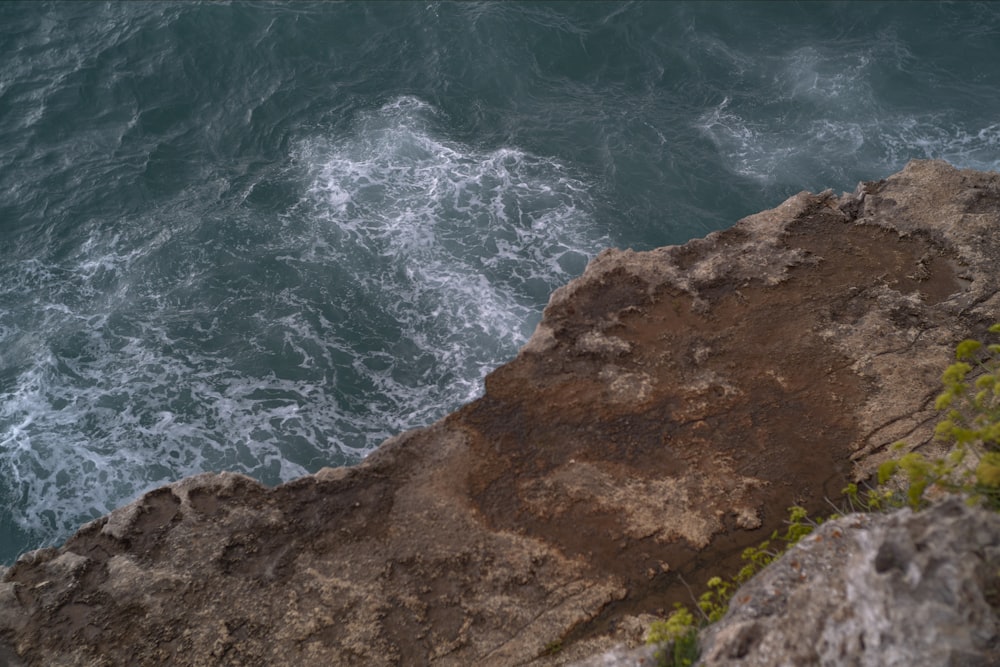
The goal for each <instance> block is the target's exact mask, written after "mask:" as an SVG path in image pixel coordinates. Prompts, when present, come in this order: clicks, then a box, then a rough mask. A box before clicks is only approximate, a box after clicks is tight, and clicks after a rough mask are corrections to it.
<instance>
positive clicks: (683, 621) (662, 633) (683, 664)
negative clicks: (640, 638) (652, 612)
mask: <svg viewBox="0 0 1000 667" xmlns="http://www.w3.org/2000/svg"><path fill="white" fill-rule="evenodd" d="M646 643H648V644H662V645H663V646H664V648H663V649H662V650H661V651H660V652H658V653H657V654H656V659H657V663H658V664H659V665H662V666H663V667H690V666H691V665H693V664H694V661H695V660H697V659H698V625H697V624H696V623H695V622H694V616H693V615H692V614H691V611H690V610H689V609H688V608H687V607H685V606H684V605H682V604H681V603H680V602H678V603H677V604H676V605H674V611H673V612H672V613H671V614H670V616H668V617H667V618H665V619H663V620H661V621H653V623H652V624H651V625H650V626H649V632H648V633H647V635H646Z"/></svg>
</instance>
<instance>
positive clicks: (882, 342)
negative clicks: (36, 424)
mask: <svg viewBox="0 0 1000 667" xmlns="http://www.w3.org/2000/svg"><path fill="white" fill-rule="evenodd" d="M998 266H1000V174H994V173H982V172H974V171H962V170H958V169H955V168H953V167H951V166H949V165H947V164H945V163H943V162H938V161H918V162H912V163H910V164H909V165H907V167H906V168H905V169H904V170H903V171H902V172H900V173H898V174H896V175H894V176H891V177H889V178H888V179H886V180H884V181H879V182H871V183H863V184H861V185H859V187H858V189H857V190H856V191H855V192H854V193H852V194H845V195H843V196H840V197H837V196H835V195H834V194H833V193H832V192H824V193H820V194H810V193H806V192H803V193H800V194H798V195H795V196H794V197H792V198H790V199H788V200H787V201H786V202H784V203H783V204H781V205H780V206H778V207H777V208H775V209H772V210H769V211H764V212H762V213H759V214H756V215H753V216H750V217H748V218H744V219H743V220H741V221H739V222H738V223H737V224H736V225H734V226H733V227H732V228H730V229H727V230H725V231H721V232H716V233H712V234H710V235H709V236H707V237H705V238H703V239H698V240H695V241H691V242H689V243H687V244H685V245H683V246H673V247H667V248H660V249H657V250H653V251H650V252H641V253H639V252H632V251H619V250H607V251H605V252H603V253H601V254H600V255H599V256H598V257H597V258H595V259H594V260H593V261H592V262H591V263H590V265H589V266H588V267H587V270H586V272H585V273H584V275H583V276H581V277H580V278H578V279H577V280H574V281H573V282H571V283H570V284H568V285H566V286H565V287H562V288H560V289H559V290H557V291H556V292H555V293H554V294H553V295H552V298H551V300H550V302H549V304H548V306H547V307H546V309H545V314H544V317H543V319H542V322H541V323H540V324H539V326H538V329H537V330H536V332H535V334H534V335H533V336H532V338H531V340H530V341H529V342H528V344H527V345H525V347H524V348H523V349H522V350H521V352H520V353H519V354H518V356H517V358H515V359H514V360H513V361H511V362H510V363H508V364H506V365H504V366H502V367H501V368H499V369H497V370H496V371H494V372H493V373H492V374H491V375H490V376H489V377H488V378H487V380H486V391H485V394H484V396H483V397H482V398H480V399H479V400H477V401H475V402H473V403H471V404H469V405H467V406H465V407H463V408H461V409H460V410H458V411H456V412H455V413H453V414H451V415H449V416H448V417H446V418H444V419H442V420H441V421H439V422H438V423H436V424H434V425H432V426H430V427H428V428H425V429H419V430H415V431H410V432H408V433H405V434H402V435H400V436H398V437H395V438H392V439H390V440H388V441H387V442H386V443H385V444H383V445H382V446H381V447H380V448H379V449H378V450H377V451H376V452H375V453H374V454H372V455H371V456H370V457H369V458H368V459H367V460H365V461H364V462H363V463H362V464H361V465H358V466H356V467H353V468H338V469H324V470H321V471H320V472H318V473H317V474H315V475H311V476H308V477H304V478H301V479H298V480H295V481H293V482H290V483H288V484H284V485H282V486H279V487H276V488H266V487H264V486H262V485H260V484H258V483H257V482H255V481H253V480H251V479H249V478H247V477H244V476H241V475H237V474H231V473H221V474H203V475H198V476H195V477H192V478H188V479H184V480H181V481H179V482H177V483H175V484H171V485H169V486H165V487H163V488H160V489H157V490H155V491H152V492H150V493H148V494H146V495H145V496H143V497H142V498H140V499H138V500H137V501H135V502H134V503H132V504H130V505H128V506H126V507H123V508H120V509H118V510H115V511H114V512H112V513H111V514H109V515H108V516H106V517H103V518H101V519H98V520H96V521H94V522H92V523H90V524H87V525H86V526H84V527H83V528H81V529H80V531H79V532H78V533H77V534H76V535H74V536H73V537H71V538H70V539H69V540H67V542H66V543H65V544H64V545H63V546H62V547H60V548H58V549H56V548H51V549H42V550H39V551H35V552H32V553H29V554H26V555H24V556H22V557H21V559H19V560H18V562H17V563H16V564H14V565H13V566H12V567H11V568H9V569H8V570H6V571H5V572H2V577H0V663H2V662H3V660H4V659H6V660H7V661H8V662H9V663H10V664H13V665H19V664H24V665H46V666H50V665H159V664H164V665H165V664H170V665H244V666H245V665H276V664H288V665H292V664H297V665H353V664H357V665H391V664H406V665H420V664H435V665H479V664H481V665H522V664H535V663H537V664H562V663H566V662H570V661H572V660H574V659H577V658H580V657H583V656H585V655H587V654H590V653H594V652H596V651H599V650H601V649H602V648H605V647H607V646H609V645H611V644H613V643H615V642H621V641H634V640H637V639H638V638H639V635H640V634H641V631H642V628H643V624H644V622H645V619H646V618H648V614H652V613H657V612H661V613H662V611H663V610H668V609H669V608H670V606H671V604H672V603H673V602H674V601H676V600H688V599H689V593H688V589H687V586H691V587H693V588H696V589H697V588H698V587H699V586H700V584H701V583H702V582H703V581H704V580H705V578H707V576H709V575H711V574H719V573H720V572H724V571H725V570H726V569H727V568H729V569H735V566H736V564H737V563H738V559H739V553H740V552H741V551H742V549H743V548H744V547H746V546H748V545H750V544H755V543H757V542H759V541H761V540H762V539H764V538H765V537H766V536H767V535H769V534H770V532H771V531H772V530H773V529H775V528H776V527H778V526H779V525H780V524H781V521H782V520H783V519H784V517H785V516H786V515H785V508H786V507H788V506H789V505H792V504H800V505H804V506H805V507H807V508H809V509H812V510H818V509H820V508H822V507H824V506H825V498H835V497H837V496H838V495H839V492H840V489H842V488H843V487H844V486H845V485H846V483H847V482H848V481H851V480H858V479H863V478H865V477H867V476H868V475H869V474H871V472H872V471H873V470H874V468H875V467H877V465H878V464H879V463H880V462H881V461H882V460H884V458H885V457H886V456H888V454H889V452H888V447H889V445H891V444H892V443H893V442H895V441H897V440H899V439H900V438H906V439H907V441H908V442H910V443H911V444H912V445H914V446H919V447H931V446H933V445H932V443H931V435H932V429H933V423H934V419H935V417H936V412H935V411H934V409H933V401H934V397H935V395H936V393H937V391H938V388H939V378H940V373H941V371H942V370H943V369H944V368H945V366H946V365H947V364H948V362H949V361H950V359H951V351H952V349H953V348H954V345H955V343H957V342H958V341H959V340H961V339H963V338H967V337H977V336H980V335H981V334H982V333H983V332H984V331H985V329H986V328H987V327H988V326H989V325H990V324H992V323H994V322H996V321H997V320H998V319H1000V271H998V270H997V267H998Z"/></svg>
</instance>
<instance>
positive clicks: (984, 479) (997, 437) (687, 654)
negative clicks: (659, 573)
mask: <svg viewBox="0 0 1000 667" xmlns="http://www.w3.org/2000/svg"><path fill="white" fill-rule="evenodd" d="M989 331H990V333H993V334H1000V324H995V325H993V326H992V327H990V328H989ZM955 359H956V361H955V363H953V364H951V365H950V366H949V367H948V368H947V369H946V370H945V371H944V373H943V374H942V378H941V380H942V384H943V386H944V390H943V391H942V392H941V394H940V395H939V396H938V397H937V400H936V402H935V407H936V408H937V409H938V410H941V411H946V412H945V416H944V417H943V418H942V419H941V421H940V422H939V423H938V425H937V427H936V428H935V435H936V437H937V438H939V439H941V440H943V441H945V442H948V443H950V444H952V445H953V446H952V448H951V449H950V451H949V452H948V453H947V454H946V455H944V456H941V457H938V458H934V459H928V458H927V457H926V456H924V455H923V454H921V453H919V452H909V453H906V454H903V455H902V456H900V457H898V458H895V459H892V460H890V461H887V462H885V463H883V464H882V465H881V466H879V469H878V475H877V485H876V486H875V487H867V488H866V489H864V490H863V491H862V490H860V489H859V488H858V485H857V484H848V485H847V487H846V488H844V489H843V491H842V492H843V495H844V501H843V512H845V513H846V512H883V511H889V510H894V509H899V508H901V507H904V506H910V507H912V508H914V509H919V508H920V507H923V506H924V505H926V503H927V500H926V498H925V493H926V492H927V490H928V489H930V488H937V489H940V490H941V491H945V492H955V493H964V494H966V495H968V496H969V497H970V499H971V500H972V501H974V502H979V501H981V502H983V503H984V504H986V505H987V506H988V507H990V508H992V509H994V510H996V511H1000V345H996V344H991V345H983V343H981V342H979V341H976V340H964V341H962V342H961V343H959V344H958V346H957V347H956V349H955ZM894 447H895V448H896V449H897V451H898V450H900V449H902V448H903V447H905V443H903V442H899V443H896V444H895V445H894ZM897 475H899V476H901V478H902V481H903V489H902V490H900V489H897V488H895V487H893V486H892V485H889V484H888V482H889V481H890V480H892V479H893V478H894V477H896V476H897ZM840 514H841V512H837V513H834V514H832V515H831V516H829V517H826V519H825V520H829V519H834V518H837V517H838V516H840ZM823 521H824V519H812V518H810V517H809V515H808V513H807V511H806V510H805V509H804V508H802V507H798V506H794V507H790V508H788V519H787V520H786V522H785V524H786V528H785V529H784V531H783V532H782V531H777V530H776V531H774V532H773V533H772V534H771V537H770V538H769V539H767V540H765V541H763V542H761V543H760V544H758V545H757V546H755V547H748V548H747V549H745V550H744V551H743V553H742V558H743V561H744V565H743V567H742V568H741V569H740V571H739V572H737V573H736V575H734V576H733V577H732V578H730V579H728V580H724V579H722V578H721V577H712V578H711V579H709V580H708V583H707V587H708V590H706V591H705V592H704V593H702V594H701V596H699V597H698V599H697V600H696V604H695V608H696V609H697V611H698V612H699V615H700V618H699V619H697V621H696V619H695V616H694V614H692V613H691V611H690V610H689V609H688V608H687V607H685V606H684V605H682V604H680V603H678V604H677V605H675V609H674V611H673V612H672V613H671V614H670V616H668V617H667V618H666V619H664V620H660V621H654V622H653V623H652V624H651V626H650V629H649V632H648V634H647V637H646V641H647V643H650V644H663V645H664V647H665V648H664V650H663V651H662V652H661V653H659V654H657V655H658V660H659V664H660V665H662V666H663V667H690V665H693V664H694V661H695V660H697V659H698V655H699V647H698V631H699V630H700V629H701V628H703V627H704V626H706V625H708V624H710V623H714V622H716V621H718V620H719V619H721V618H722V617H723V616H724V615H725V614H726V611H728V609H729V601H730V599H731V598H732V596H733V594H734V593H735V591H736V589H737V588H739V586H740V585H742V584H743V583H745V582H746V581H747V580H749V579H750V578H751V577H753V576H754V575H755V574H757V573H758V572H760V571H761V570H762V569H764V568H765V567H767V566H768V565H769V564H770V563H771V562H773V561H774V560H776V559H777V558H779V557H780V556H781V555H782V554H784V553H785V552H786V551H787V550H788V549H789V548H790V547H792V546H793V545H794V544H796V543H797V542H798V541H799V540H801V539H802V538H803V537H805V536H807V535H809V534H810V533H811V532H812V531H813V529H814V528H816V527H817V526H819V525H820V524H821V523H823Z"/></svg>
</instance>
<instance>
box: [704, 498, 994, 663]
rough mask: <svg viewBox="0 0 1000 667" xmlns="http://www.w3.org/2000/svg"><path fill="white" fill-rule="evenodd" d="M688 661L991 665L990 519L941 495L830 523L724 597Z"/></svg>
mask: <svg viewBox="0 0 1000 667" xmlns="http://www.w3.org/2000/svg"><path fill="white" fill-rule="evenodd" d="M700 664H703V665H705V666H709V665H712V666H720V667H721V666H723V665H732V666H736V665H739V666H740V667H751V666H754V667H756V666H759V667H780V666H782V665H789V666H792V665H796V666H798V665H837V666H841V665H857V666H859V667H860V666H864V667H869V666H870V667H889V666H894V665H898V666H900V667H902V666H904V665H905V666H906V667H911V666H913V665H934V666H941V665H953V666H955V667H959V666H962V667H973V666H978V665H982V666H985V665H997V664H1000V516H998V515H997V514H995V513H992V512H988V511H986V510H983V509H979V508H970V507H968V506H967V505H965V504H964V503H963V502H962V501H961V500H960V499H958V498H952V499H949V500H946V501H944V502H941V503H940V504H938V505H935V506H934V507H932V508H930V509H927V510H924V511H921V512H916V513H915V512H912V511H910V510H908V509H906V510H901V511H899V512H896V513H893V514H882V515H850V516H847V517H844V518H841V519H838V520H836V521H831V522H829V523H827V524H825V525H823V526H822V527H821V528H820V529H819V530H817V531H816V532H815V533H813V535H811V536H809V537H807V538H806V539H805V540H803V541H802V542H801V543H800V544H798V545H796V546H795V547H793V548H792V549H790V550H789V551H788V552H787V553H786V554H785V555H784V556H783V557H782V558H781V559H779V560H778V561H777V562H775V563H773V564H772V565H771V566H769V567H768V568H767V569H765V570H764V571H763V572H761V573H760V574H759V575H758V576H757V577H755V578H754V579H752V580H751V581H750V582H748V583H747V584H746V585H745V586H743V587H742V588H741V589H740V590H739V591H738V592H737V593H736V595H735V596H734V598H733V602H732V606H731V607H730V610H729V613H728V614H727V615H726V616H725V618H723V619H722V620H721V621H720V622H719V623H717V624H715V625H714V626H711V627H710V628H708V629H707V630H706V631H705V632H704V633H703V636H702V659H701V662H700Z"/></svg>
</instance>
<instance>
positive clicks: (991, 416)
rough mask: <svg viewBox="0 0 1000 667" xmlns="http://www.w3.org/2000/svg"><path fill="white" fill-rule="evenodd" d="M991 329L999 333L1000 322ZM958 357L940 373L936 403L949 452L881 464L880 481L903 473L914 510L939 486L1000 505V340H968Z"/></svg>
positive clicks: (940, 434)
mask: <svg viewBox="0 0 1000 667" xmlns="http://www.w3.org/2000/svg"><path fill="white" fill-rule="evenodd" d="M989 330H990V333H994V334H1000V324H994V325H993V326H992V327H990V329H989ZM955 359H956V361H955V363H953V364H952V365H951V366H949V367H948V368H947V370H945V372H944V375H943V376H942V378H941V379H942V383H943V384H944V391H943V392H941V394H940V395H939V396H938V397H937V401H936V402H935V407H936V408H937V409H938V410H941V411H943V412H945V416H944V418H943V419H942V420H941V421H940V422H938V425H937V427H936V429H935V433H936V436H937V438H939V439H941V440H944V441H945V442H948V443H949V444H951V445H952V447H951V449H950V451H949V452H948V453H947V455H945V456H941V457H937V458H933V459H929V458H927V457H926V456H924V455H923V454H921V453H920V452H909V453H908V454H904V455H903V456H901V457H899V458H898V459H893V460H891V461H887V462H885V463H883V464H882V465H881V466H879V469H878V482H879V484H880V485H882V484H885V483H886V482H888V481H889V480H891V479H893V478H898V477H899V476H901V477H902V481H903V482H904V484H905V486H906V490H907V491H906V495H907V502H908V503H909V505H910V507H913V508H914V509H919V508H920V507H923V506H924V505H926V503H927V499H926V497H925V495H926V493H927V491H928V490H929V489H936V490H938V491H944V492H950V493H963V494H966V495H967V496H968V497H969V500H970V502H982V503H983V504H985V505H987V506H988V507H990V508H992V509H994V510H1000V345H997V344H992V345H983V343H981V342H979V341H977V340H964V341H962V342H961V343H959V344H958V347H957V348H956V349H955ZM894 446H895V447H897V448H902V447H904V446H905V443H896V445H894Z"/></svg>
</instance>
